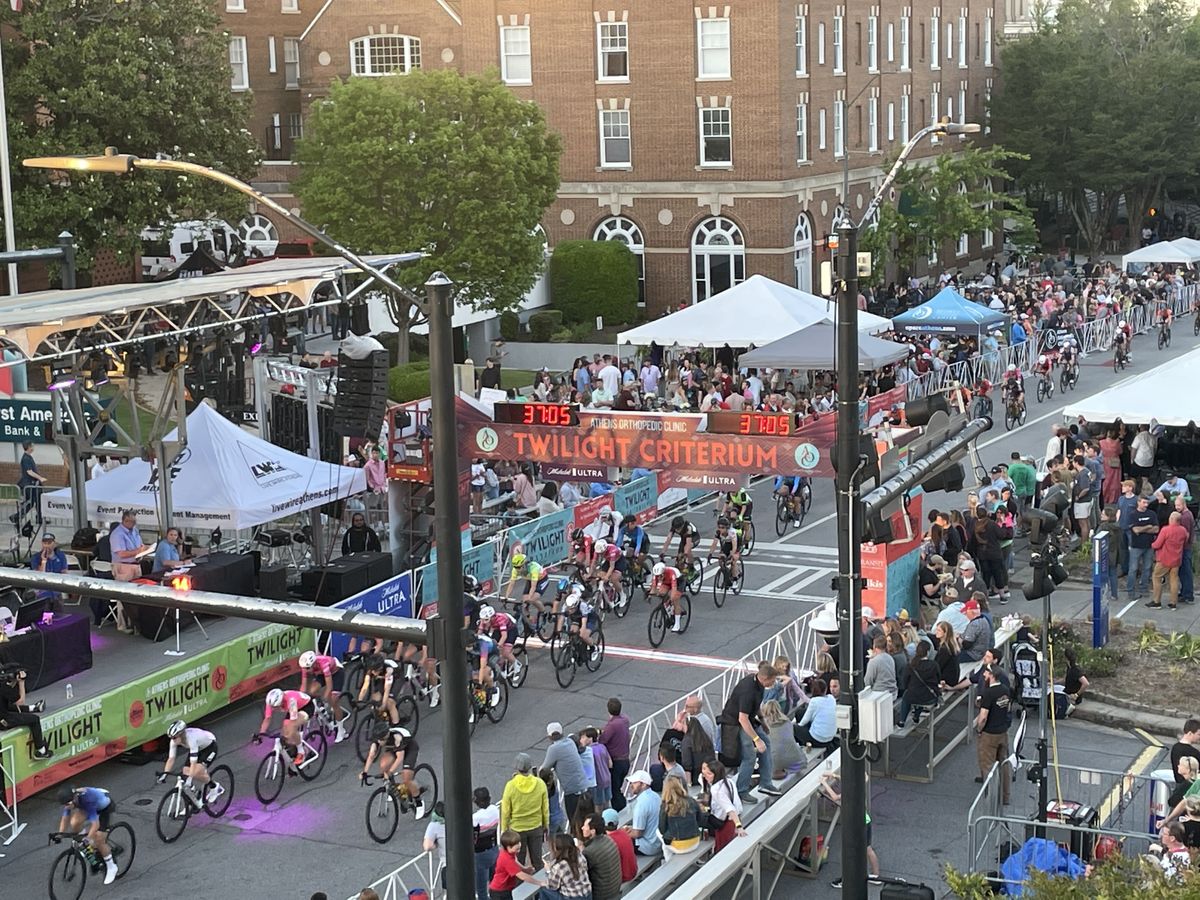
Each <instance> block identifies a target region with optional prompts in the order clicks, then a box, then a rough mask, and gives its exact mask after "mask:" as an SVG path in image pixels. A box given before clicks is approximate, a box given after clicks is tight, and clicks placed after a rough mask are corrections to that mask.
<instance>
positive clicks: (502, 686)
mask: <svg viewBox="0 0 1200 900" xmlns="http://www.w3.org/2000/svg"><path fill="white" fill-rule="evenodd" d="M495 685H496V687H495V690H497V691H499V692H500V696H499V699H498V700H496V702H495V704H494V705H493V703H492V698H491V697H490V696H489V697H488V705H487V708H486V709H485V710H484V712H485V713H486V714H487V717H488V718H489V719H491V720H492V721H493V722H496V723H499V722H500V720H501V719H503V718H504V714H505V713H506V712H508V682H507V681H505V680H504V679H503V678H495Z"/></svg>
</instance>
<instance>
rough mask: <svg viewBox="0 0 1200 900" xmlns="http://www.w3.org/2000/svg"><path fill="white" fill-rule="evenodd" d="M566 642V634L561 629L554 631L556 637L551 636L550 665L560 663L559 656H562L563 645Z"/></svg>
mask: <svg viewBox="0 0 1200 900" xmlns="http://www.w3.org/2000/svg"><path fill="white" fill-rule="evenodd" d="M566 642H567V639H566V635H564V634H563V633H562V632H561V631H556V632H554V637H552V638H550V665H552V666H557V665H558V658H559V657H560V656H562V652H563V647H564V646H565V645H566Z"/></svg>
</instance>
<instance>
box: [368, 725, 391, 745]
mask: <svg viewBox="0 0 1200 900" xmlns="http://www.w3.org/2000/svg"><path fill="white" fill-rule="evenodd" d="M389 730H390V729H389V727H388V723H387V722H376V723H375V728H374V729H372V731H371V740H373V741H386V740H387V736H388V731H389Z"/></svg>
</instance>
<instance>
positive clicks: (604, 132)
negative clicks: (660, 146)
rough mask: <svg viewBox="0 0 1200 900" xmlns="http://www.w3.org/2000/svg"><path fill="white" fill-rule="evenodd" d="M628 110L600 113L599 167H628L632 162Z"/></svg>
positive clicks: (609, 110)
mask: <svg viewBox="0 0 1200 900" xmlns="http://www.w3.org/2000/svg"><path fill="white" fill-rule="evenodd" d="M631 151H632V138H631V135H630V131H629V110H627V109H602V110H601V111H600V165H602V166H628V165H629V164H630V161H631V160H632V158H633V157H632V156H631Z"/></svg>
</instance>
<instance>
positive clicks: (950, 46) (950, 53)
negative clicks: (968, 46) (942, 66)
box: [946, 22, 954, 62]
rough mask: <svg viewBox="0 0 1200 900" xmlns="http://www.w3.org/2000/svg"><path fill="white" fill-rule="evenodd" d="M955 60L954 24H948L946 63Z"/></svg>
mask: <svg viewBox="0 0 1200 900" xmlns="http://www.w3.org/2000/svg"><path fill="white" fill-rule="evenodd" d="M953 59H954V23H953V22H947V23H946V62H951V61H952V60H953Z"/></svg>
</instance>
